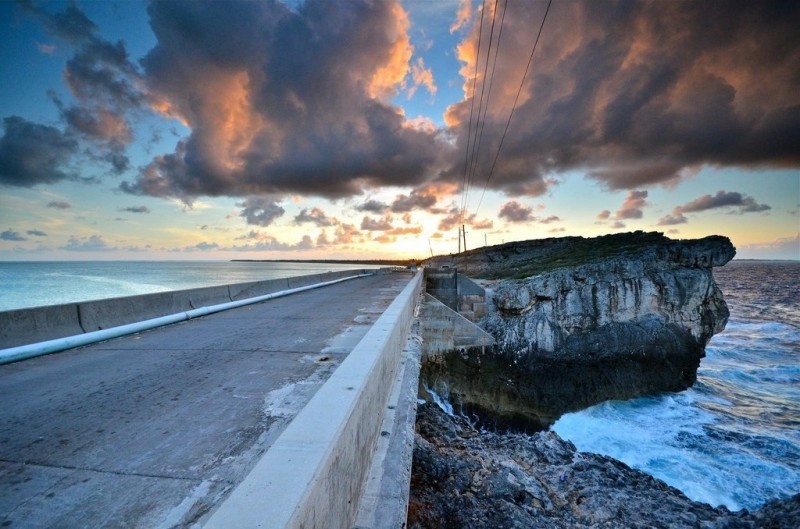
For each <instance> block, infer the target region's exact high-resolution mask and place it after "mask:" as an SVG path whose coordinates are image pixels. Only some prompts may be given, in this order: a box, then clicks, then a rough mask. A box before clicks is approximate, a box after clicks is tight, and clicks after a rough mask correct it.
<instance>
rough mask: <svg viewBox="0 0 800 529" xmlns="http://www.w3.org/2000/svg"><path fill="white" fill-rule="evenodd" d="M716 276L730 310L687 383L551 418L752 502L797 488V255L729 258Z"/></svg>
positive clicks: (573, 433) (699, 486)
mask: <svg viewBox="0 0 800 529" xmlns="http://www.w3.org/2000/svg"><path fill="white" fill-rule="evenodd" d="M714 276H715V278H716V280H717V283H718V284H719V286H720V289H721V290H722V292H723V293H724V295H725V300H726V301H727V303H728V307H729V308H730V311H731V317H730V320H729V322H728V325H727V328H726V329H725V331H724V332H722V333H720V334H718V335H717V336H715V337H714V338H712V339H711V342H710V343H709V344H708V347H707V348H706V357H705V358H704V359H703V361H702V362H701V365H700V369H699V371H698V380H697V383H696V384H695V385H694V386H693V387H692V388H691V389H689V390H687V391H683V392H681V393H671V394H663V395H656V396H651V397H644V398H638V399H633V400H628V401H610V402H605V403H602V404H599V405H597V406H593V407H591V408H588V409H586V410H583V411H580V412H577V413H571V414H568V415H565V416H563V417H562V418H561V419H560V420H559V421H558V422H557V423H556V424H555V425H554V426H553V427H552V428H553V430H555V431H556V432H557V433H558V434H559V435H561V436H562V437H564V438H566V439H569V440H571V441H572V442H573V443H574V444H575V445H576V446H577V448H578V449H579V450H582V451H586V452H595V453H600V454H605V455H608V456H611V457H614V458H616V459H619V460H621V461H624V462H625V463H627V464H628V465H630V466H632V467H634V468H638V469H641V470H643V471H645V472H647V473H649V474H651V475H653V476H655V477H657V478H659V479H661V480H663V481H665V482H666V483H668V484H670V485H672V486H674V487H676V488H678V489H680V490H682V491H683V492H684V493H685V494H686V495H687V496H689V497H690V498H692V499H694V500H699V501H703V502H706V503H710V504H711V505H715V506H716V505H725V506H727V507H728V508H730V509H732V510H738V509H741V508H748V509H753V508H757V507H759V506H760V505H761V504H763V503H764V502H765V501H767V500H770V499H773V498H777V497H786V496H790V495H793V494H796V493H798V492H800V263H798V262H768V261H762V262H750V261H733V262H731V263H729V264H727V265H726V266H724V267H722V268H715V269H714Z"/></svg>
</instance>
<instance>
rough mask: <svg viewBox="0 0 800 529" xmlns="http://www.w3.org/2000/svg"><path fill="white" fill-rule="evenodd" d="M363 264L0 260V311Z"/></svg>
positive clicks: (347, 268)
mask: <svg viewBox="0 0 800 529" xmlns="http://www.w3.org/2000/svg"><path fill="white" fill-rule="evenodd" d="M362 268H376V267H373V266H369V265H349V264H334V263H276V262H230V261H199V262H198V261H49V262H38V261H37V262H0V310H10V309H18V308H24V307H38V306H43V305H56V304H60V303H71V302H75V301H88V300H93V299H103V298H112V297H118V296H132V295H136V294H149V293H152V292H164V291H168V290H182V289H186V288H197V287H206V286H213V285H227V284H230V283H243V282H246V281H260V280H264V279H276V278H280V277H293V276H300V275H307V274H319V273H323V272H329V271H330V272H333V271H339V270H354V269H362Z"/></svg>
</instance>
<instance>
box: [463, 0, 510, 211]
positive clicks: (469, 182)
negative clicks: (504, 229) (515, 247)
mask: <svg viewBox="0 0 800 529" xmlns="http://www.w3.org/2000/svg"><path fill="white" fill-rule="evenodd" d="M498 3H499V0H495V2H494V13H493V14H492V31H491V33H490V36H489V49H488V50H486V65H485V67H484V71H483V85H482V86H481V99H480V103H479V105H478V121H477V122H476V124H475V128H476V130H477V132H476V135H477V138H478V141H477V147H476V146H475V143H474V142H473V149H472V165H471V167H470V173H469V178H468V180H467V198H466V200H465V204H464V210H465V212H466V209H467V208H468V207H469V193H470V191H471V188H472V182H473V180H474V178H475V171H476V170H477V167H478V153H479V152H480V149H481V143H483V129H484V127H485V126H486V114H487V113H488V112H489V101H490V97H491V95H492V86H494V71H495V68H496V67H497V54H498V52H499V51H500V39H501V38H502V36H503V24H504V22H505V19H506V8H507V7H508V0H505V2H504V4H503V16H502V17H501V18H500V31H499V32H498V34H497V45H496V46H495V48H494V58H493V60H492V71H491V73H489V75H488V77H487V75H486V72H487V69H488V66H489V54H490V52H491V48H492V34H494V22H495V17H496V16H497V4H498ZM486 79H489V89H488V90H485V87H486ZM484 92H485V93H486V106H485V107H484V106H483V95H484ZM481 108H483V118H481ZM479 126H480V128H478V127H479Z"/></svg>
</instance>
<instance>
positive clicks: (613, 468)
mask: <svg viewBox="0 0 800 529" xmlns="http://www.w3.org/2000/svg"><path fill="white" fill-rule="evenodd" d="M408 527H410V528H412V529H422V528H429V527H469V528H471V529H483V528H486V529H489V528H492V529H494V528H497V527H514V528H518V529H536V528H541V529H553V528H579V527H594V528H599V527H608V528H617V527H626V528H633V527H637V528H665V529H666V528H676V527H697V528H699V527H704V528H709V529H711V528H719V529H722V528H726V529H734V528H735V529H755V528H760V527H764V528H766V527H769V528H775V529H795V528H797V527H800V494H797V495H795V496H793V497H791V498H787V499H783V500H775V501H771V502H769V503H767V504H766V505H764V506H763V507H761V508H760V509H758V510H756V511H753V512H748V511H746V510H742V511H738V512H731V511H729V510H728V509H726V508H725V507H712V506H710V505H707V504H704V503H700V502H695V501H692V500H690V499H689V498H687V497H686V496H685V495H684V494H683V493H682V492H680V491H679V490H677V489H675V488H673V487H670V486H669V485H667V484H666V483H664V482H662V481H659V480H657V479H655V478H653V477H651V476H648V475H647V474H645V473H643V472H641V471H638V470H635V469H632V468H630V467H628V466H627V465H625V464H624V463H621V462H619V461H616V460H614V459H612V458H610V457H604V456H601V455H597V454H589V453H585V452H578V451H577V450H576V449H575V446H574V445H573V444H572V443H570V442H568V441H565V440H563V439H561V438H560V437H559V436H558V435H557V434H555V433H553V432H538V433H535V434H533V435H525V434H507V435H498V434H496V433H492V432H486V431H478V430H476V429H475V428H474V427H473V426H472V425H471V424H469V423H468V422H467V421H466V420H464V418H462V417H451V416H448V415H445V414H444V413H443V412H441V411H440V410H439V409H438V408H437V407H436V406H435V405H433V404H425V405H422V406H421V407H420V408H419V411H418V413H417V435H416V440H415V443H414V464H413V471H412V488H411V498H410V503H409V509H408Z"/></svg>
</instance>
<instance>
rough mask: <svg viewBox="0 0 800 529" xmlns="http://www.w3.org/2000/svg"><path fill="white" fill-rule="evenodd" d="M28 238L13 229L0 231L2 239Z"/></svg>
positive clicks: (24, 239) (0, 239) (20, 239)
mask: <svg viewBox="0 0 800 529" xmlns="http://www.w3.org/2000/svg"><path fill="white" fill-rule="evenodd" d="M27 240H28V238H27V237H24V236H22V235H21V234H20V233H19V232H16V231H13V230H11V229H8V230H6V231H4V232H2V233H0V241H17V242H21V241H27Z"/></svg>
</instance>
